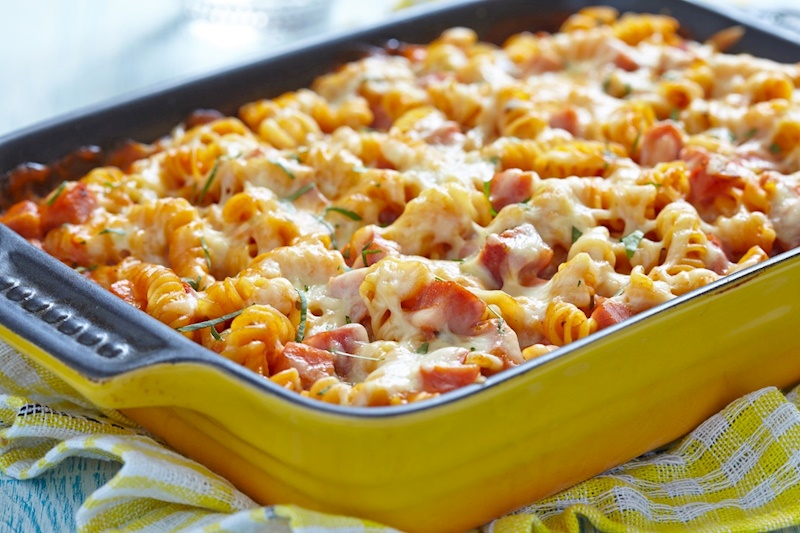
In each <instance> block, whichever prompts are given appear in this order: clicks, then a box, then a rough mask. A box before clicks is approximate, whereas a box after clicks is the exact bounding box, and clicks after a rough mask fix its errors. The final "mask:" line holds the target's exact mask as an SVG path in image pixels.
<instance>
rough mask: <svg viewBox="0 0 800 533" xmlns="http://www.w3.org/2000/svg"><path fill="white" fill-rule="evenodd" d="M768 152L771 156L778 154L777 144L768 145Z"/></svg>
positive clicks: (779, 151)
mask: <svg viewBox="0 0 800 533" xmlns="http://www.w3.org/2000/svg"><path fill="white" fill-rule="evenodd" d="M769 151H770V152H772V153H773V154H779V153H781V147H780V145H779V144H778V143H772V144H770V145H769Z"/></svg>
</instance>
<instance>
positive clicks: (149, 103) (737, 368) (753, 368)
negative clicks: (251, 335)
mask: <svg viewBox="0 0 800 533" xmlns="http://www.w3.org/2000/svg"><path fill="white" fill-rule="evenodd" d="M592 4H594V3H593V2H582V1H577V0H554V1H551V2H529V1H522V0H494V1H468V2H463V3H446V4H442V5H437V6H433V7H431V8H428V9H425V10H417V11H414V10H412V11H409V12H408V13H407V14H404V15H402V16H400V17H398V18H397V19H395V20H393V21H392V22H390V23H387V24H384V25H381V26H378V27H374V28H370V29H366V30H360V31H358V32H352V33H346V34H339V35H334V36H331V37H328V38H325V39H323V40H318V41H315V42H311V43H307V44H304V45H303V46H302V47H299V48H293V49H289V50H286V51H283V52H281V53H280V54H277V55H273V56H270V57H267V58H264V59H262V60H259V61H256V62H253V63H249V64H246V65H242V66H238V67H235V68H232V69H229V70H226V71H224V72H219V73H216V74H213V75H210V76H205V77H202V78H198V79H194V80H191V81H187V82H184V83H180V84H177V85H174V86H169V87H166V88H159V89H157V90H153V91H149V92H147V93H145V94H140V95H137V96H134V97H130V98H125V99H123V100H120V101H116V102H112V103H110V104H108V105H105V106H102V107H99V108H97V109H91V110H87V111H83V112H80V113H77V114H75V115H72V116H67V117H63V118H60V119H57V120H55V121H53V122H50V123H47V124H43V125H41V126H37V127H34V128H31V129H28V130H25V131H21V132H19V133H15V134H12V135H10V136H6V137H4V138H0V173H2V172H9V171H11V170H13V169H14V168H17V167H18V165H21V164H24V163H28V162H31V161H37V162H41V163H46V164H52V163H54V162H56V161H59V160H62V158H63V157H65V156H66V155H67V154H69V153H73V152H74V151H75V150H77V149H78V148H79V147H81V146H87V145H100V146H109V145H111V144H112V143H113V142H114V141H116V140H118V139H121V138H133V139H137V140H141V141H148V142H149V141H152V140H154V139H156V138H158V137H159V136H161V135H164V134H166V133H167V132H168V131H169V130H170V128H171V127H172V126H174V125H175V124H177V123H179V122H180V121H181V120H183V119H184V118H185V117H186V116H187V115H188V114H189V113H190V112H191V111H193V110H195V109H201V108H216V109H219V110H221V111H222V112H224V113H228V114H233V113H235V110H236V109H237V107H238V106H240V105H241V104H243V103H245V102H249V101H252V100H255V99H257V98H260V97H261V98H263V97H272V96H276V95H278V94H281V93H282V92H285V91H289V90H293V89H297V88H300V87H305V86H308V85H309V84H310V83H311V81H312V80H313V79H314V78H315V77H316V76H318V75H321V74H323V73H325V72H328V71H330V70H331V69H333V68H335V67H336V66H337V65H340V64H341V63H343V62H345V61H349V60H352V59H355V58H357V57H359V55H360V54H363V52H364V51H365V50H369V49H370V47H374V46H382V45H384V44H385V43H386V42H387V41H388V40H390V39H397V40H399V41H401V42H410V43H425V42H428V41H430V40H432V39H434V38H436V37H437V36H438V35H439V34H440V33H441V32H442V31H443V30H444V29H446V28H449V27H453V26H465V27H470V28H473V29H475V31H476V32H477V33H478V34H479V35H480V37H481V38H482V39H484V40H488V41H493V42H498V43H499V42H502V41H503V40H504V39H505V38H506V37H508V36H509V35H511V34H512V33H516V32H520V31H525V30H527V31H537V30H547V31H555V30H557V29H558V27H559V25H560V24H561V23H562V22H563V21H564V20H565V19H566V18H567V17H568V16H569V15H570V14H571V13H573V12H575V11H576V10H578V9H580V8H582V7H585V6H587V5H592ZM608 4H609V5H612V6H614V7H616V8H617V9H618V10H619V11H620V12H623V11H627V10H631V11H638V12H641V11H650V12H655V13H662V12H664V13H668V14H670V15H671V16H673V17H675V18H677V19H678V20H679V21H680V22H681V25H682V28H683V29H685V30H686V31H687V32H688V33H689V34H690V35H691V37H692V38H694V39H698V40H702V39H704V38H707V37H709V36H710V35H712V34H714V33H716V32H718V31H720V30H723V29H725V28H728V27H730V26H732V25H737V24H738V25H741V26H743V27H745V29H746V31H745V33H744V36H743V37H742V39H741V40H740V41H739V43H738V44H737V45H736V47H735V48H734V49H733V51H746V52H748V53H752V54H754V55H758V56H763V57H767V58H771V59H775V60H778V61H784V62H790V61H797V59H798V58H800V45H798V44H797V42H796V40H795V41H792V40H791V39H789V38H787V37H786V36H785V35H781V34H780V33H776V32H775V31H771V30H767V29H765V28H763V27H760V26H758V25H753V24H747V23H745V22H742V21H739V20H736V19H733V18H731V17H729V16H727V15H723V14H721V13H719V12H717V11H714V10H712V9H709V8H706V7H703V6H701V5H699V4H696V3H691V2H671V1H657V2H650V3H648V4H647V7H646V8H645V7H644V6H642V5H641V3H637V2H633V1H617V2H608ZM298 65H302V68H298ZM62 161H63V160H62ZM71 161H72V162H71V163H70V165H78V166H80V165H81V164H84V163H85V161H84V163H82V162H81V159H80V157H78V158H77V163H76V162H75V161H76V159H75V158H73V159H72V160H71ZM64 165H65V164H64V163H62V166H61V167H58V166H56V167H53V168H54V169H55V170H54V171H53V173H54V174H56V175H57V174H58V172H60V170H59V169H62V170H63V167H64ZM67 166H68V165H67ZM9 176H10V174H7V175H6V177H5V178H2V179H4V180H5V183H3V182H0V191H3V194H6V195H8V194H10V193H8V192H7V191H8V190H10V188H9V184H8V181H9V179H10V178H9ZM78 177H79V176H78ZM50 185H51V186H52V185H53V183H51V184H50ZM9 199H11V200H12V201H16V199H15V198H9V197H8V196H7V198H6V200H9ZM2 207H4V208H5V207H8V205H3V206H2ZM798 313H800V250H798V249H795V250H793V251H789V252H785V253H782V254H779V255H777V256H775V257H773V258H771V259H769V260H767V261H765V262H763V263H760V264H758V265H757V266H755V267H750V268H747V269H745V270H742V271H739V272H736V273H734V274H732V275H730V276H727V277H724V278H722V279H720V280H719V281H715V282H713V283H711V284H709V285H706V286H705V287H703V288H701V289H698V290H695V291H692V292H689V293H687V294H685V295H682V296H679V297H678V298H676V299H674V300H671V301H669V302H667V303H664V304H661V305H658V306H656V307H654V308H652V309H650V310H648V311H645V312H643V313H641V314H638V315H636V316H634V317H632V318H630V319H628V320H626V321H624V322H622V323H619V324H616V325H613V326H611V327H608V328H606V329H603V330H601V331H599V332H597V333H594V334H592V335H590V336H589V337H587V338H583V339H581V340H578V341H576V342H573V343H571V344H569V345H567V346H565V347H563V348H560V349H558V350H556V351H553V352H551V353H548V354H546V355H542V356H541V357H538V358H535V359H533V360H531V361H528V362H527V363H525V364H522V365H521V366H519V367H516V368H513V369H510V370H507V371H505V372H502V373H500V374H497V375H495V376H491V377H489V378H488V379H487V380H486V381H485V382H483V383H480V384H473V385H469V386H466V387H463V388H460V389H458V390H456V391H453V392H450V393H447V394H444V395H442V396H439V397H437V398H434V399H430V400H426V401H423V402H419V403H411V404H407V405H400V406H392V407H371V408H360V407H347V406H338V405H329V404H325V403H322V402H318V401H313V400H310V399H308V398H304V397H302V396H300V395H298V394H296V393H293V392H290V391H287V390H285V389H283V388H281V387H279V386H277V385H275V384H274V383H272V382H270V381H268V380H264V379H263V378H262V377H260V376H258V375H256V374H254V373H253V372H251V371H249V370H247V369H246V368H244V367H242V366H240V365H237V364H234V363H233V362H231V361H229V360H227V359H224V358H222V357H219V356H218V355H216V354H214V353H212V352H211V351H209V350H206V349H204V348H203V347H201V346H199V345H197V344H195V343H193V342H191V341H190V340H188V339H187V338H185V337H183V336H181V335H179V334H178V333H176V332H175V331H174V330H172V329H171V328H169V327H168V326H166V325H164V324H162V323H160V322H158V321H156V320H154V319H152V318H150V317H149V316H147V315H145V314H144V313H141V312H139V311H137V310H136V309H134V308H133V307H131V306H129V305H127V304H126V303H124V302H123V301H121V300H120V299H118V298H116V297H115V296H113V295H112V294H110V293H108V292H107V291H105V290H104V289H102V288H100V287H98V286H96V285H94V284H93V283H91V282H90V281H88V280H86V279H85V278H83V277H82V276H80V275H78V274H76V273H75V272H74V271H73V269H71V268H69V267H68V266H66V265H64V264H62V263H60V262H58V261H56V260H55V259H53V258H51V257H50V256H48V255H47V254H45V253H44V252H42V251H40V250H38V249H36V248H35V247H33V246H31V245H29V244H28V243H27V242H26V241H25V240H24V239H22V238H21V237H19V236H18V235H16V234H15V233H14V232H12V231H11V230H9V229H8V228H7V227H5V226H3V225H1V224H0V338H2V339H3V340H4V341H6V342H7V343H9V344H10V345H12V346H13V347H15V348H16V349H18V350H19V351H20V352H22V353H24V354H26V355H28V356H30V357H32V358H33V359H35V360H36V361H37V362H38V363H40V364H42V365H43V366H45V367H46V368H48V369H50V370H51V371H53V372H54V373H55V374H57V375H58V376H59V377H61V378H63V379H64V380H65V381H66V382H67V383H69V384H70V385H71V386H73V387H74V388H75V389H77V390H78V391H80V392H81V393H82V394H84V395H85V396H86V397H87V398H88V399H90V400H91V401H92V402H93V403H95V404H96V405H98V406H101V407H104V408H114V409H120V410H122V411H123V412H124V413H125V414H126V415H128V416H129V417H131V418H132V419H133V420H135V421H136V422H138V423H140V424H141V425H143V426H144V427H146V428H147V429H149V430H150V431H152V432H153V433H154V434H156V435H158V436H159V437H161V438H163V439H164V440H165V441H166V442H168V443H169V444H170V445H171V446H173V447H174V448H175V449H177V450H179V451H180V452H181V453H183V454H185V455H187V456H189V457H191V458H193V459H196V460H197V461H199V462H201V463H203V464H205V465H207V466H208V467H210V468H211V469H212V470H214V471H216V472H218V473H220V474H221V475H223V476H225V477H226V478H227V479H229V480H231V481H232V482H233V483H234V484H235V485H236V486H237V487H238V488H239V489H241V490H242V491H243V492H245V493H247V494H248V495H250V496H251V497H253V498H254V499H255V500H256V501H258V502H261V503H264V504H271V503H295V504H298V505H302V506H306V507H309V508H313V509H319V510H322V511H326V512H332V513H340V514H346V515H356V516H360V517H365V518H370V519H373V520H376V521H378V522H381V523H385V524H387V525H391V526H394V527H397V528H400V529H403V530H409V531H460V530H465V529H468V528H470V527H475V526H479V525H480V524H482V523H484V522H486V521H487V520H489V519H491V518H493V517H496V516H499V515H501V514H503V513H505V512H508V511H510V510H513V509H514V508H516V507H519V506H521V505H523V504H525V503H529V502H531V501H534V500H536V499H538V498H542V497H545V496H548V495H550V494H553V493H555V492H557V491H559V490H561V489H564V488H567V487H569V486H571V485H573V484H575V483H577V482H580V481H582V480H585V479H587V478H590V477H592V476H594V475H597V474H599V473H601V472H603V471H605V470H607V469H609V468H611V467H613V466H615V465H618V464H620V463H622V462H624V461H627V460H629V459H632V458H634V457H636V456H638V455H640V454H642V453H644V452H646V451H648V450H652V449H654V448H656V447H658V446H660V445H663V444H665V443H667V442H670V441H671V440H673V439H675V438H678V437H680V436H681V435H683V434H685V433H687V432H688V431H689V430H691V429H692V428H694V427H695V426H696V425H697V424H698V423H700V422H701V421H703V420H704V419H706V418H707V417H708V416H710V415H711V414H713V413H714V412H716V411H718V410H719V409H720V408H722V407H723V406H724V405H725V404H726V403H728V402H730V401H732V400H733V399H735V398H738V397H740V396H741V395H743V394H745V393H748V392H751V391H754V390H757V389H759V388H762V387H765V386H777V387H786V386H789V385H791V384H793V383H796V382H798V381H800V357H798V354H800V337H798V335H796V334H795V332H794V331H793V327H794V326H796V325H797V324H798V320H797V318H796V317H797V316H798Z"/></svg>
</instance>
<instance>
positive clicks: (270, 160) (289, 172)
mask: <svg viewBox="0 0 800 533" xmlns="http://www.w3.org/2000/svg"><path fill="white" fill-rule="evenodd" d="M267 163H269V164H270V165H275V166H276V167H278V168H279V169H281V170H283V172H284V173H285V174H286V175H287V176H289V179H290V180H293V179H294V178H295V176H294V173H293V172H292V171H291V170H289V169H288V168H286V165H284V164H283V163H281V162H280V161H277V160H275V159H267Z"/></svg>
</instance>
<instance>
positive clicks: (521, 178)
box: [489, 168, 533, 211]
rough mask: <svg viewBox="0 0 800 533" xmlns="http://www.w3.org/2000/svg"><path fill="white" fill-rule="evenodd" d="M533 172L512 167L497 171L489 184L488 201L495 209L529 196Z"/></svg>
mask: <svg viewBox="0 0 800 533" xmlns="http://www.w3.org/2000/svg"><path fill="white" fill-rule="evenodd" d="M532 189H533V174H531V173H530V172H523V171H521V170H520V169H518V168H512V169H508V170H504V171H502V172H498V173H497V174H495V175H494V177H493V178H492V181H491V183H490V185H489V201H490V202H491V204H492V207H493V208H494V210H495V211H500V210H501V209H503V208H504V207H505V206H507V205H511V204H518V203H520V202H524V201H526V200H527V199H528V198H530V197H531V191H532Z"/></svg>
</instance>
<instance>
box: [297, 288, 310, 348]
mask: <svg viewBox="0 0 800 533" xmlns="http://www.w3.org/2000/svg"><path fill="white" fill-rule="evenodd" d="M295 290H296V291H297V295H298V296H299V297H300V323H299V324H298V325H297V335H295V337H294V342H303V339H304V338H305V336H306V318H307V316H308V298H306V294H305V293H304V292H303V291H301V290H298V289H295Z"/></svg>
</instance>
